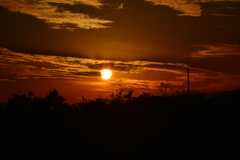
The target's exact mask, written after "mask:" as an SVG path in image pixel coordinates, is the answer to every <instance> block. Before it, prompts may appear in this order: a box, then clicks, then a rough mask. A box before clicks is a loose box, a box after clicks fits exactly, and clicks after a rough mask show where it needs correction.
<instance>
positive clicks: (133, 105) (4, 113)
mask: <svg viewBox="0 0 240 160" xmlns="http://www.w3.org/2000/svg"><path fill="white" fill-rule="evenodd" d="M176 93H177V92H174V93H173V94H164V95H161V96H155V95H152V94H149V93H142V94H141V95H139V96H137V97H133V90H131V91H129V92H128V93H127V94H123V90H120V91H117V92H116V93H111V94H110V98H96V99H94V100H88V99H85V98H82V101H80V102H79V103H76V104H73V105H69V104H68V103H66V102H65V98H64V97H63V96H60V95H59V93H58V91H57V90H56V89H51V90H49V92H48V94H47V95H46V96H45V97H43V98H39V97H37V96H34V94H33V93H32V92H29V93H28V94H21V93H19V92H18V93H13V94H12V98H11V99H9V101H8V102H7V104H0V109H1V110H0V118H1V119H0V125H1V127H2V131H3V132H2V133H1V137H4V139H3V141H2V143H1V147H2V148H3V149H2V150H1V152H3V154H2V155H4V156H11V155H19V156H18V157H17V158H20V157H25V156H27V157H29V156H30V155H31V154H32V156H33V158H34V157H35V155H36V154H40V155H42V156H43V157H44V156H46V155H48V154H49V153H50V154H51V155H52V156H55V157H64V156H66V157H67V158H69V155H72V156H77V157H84V156H91V155H93V154H94V155H96V154H98V155H99V156H106V155H110V153H109V152H111V153H113V154H115V155H119V156H120V155H122V156H123V157H124V156H126V155H128V154H132V155H135V156H137V155H139V156H144V155H146V156H147V155H154V156H158V157H159V158H163V159H179V158H185V159H186V158H193V159H195V158H199V157H200V158H206V157H209V156H210V157H213V158H219V157H221V156H223V157H224V156H225V157H226V158H229V155H231V156H238V154H237V152H235V148H234V147H233V145H234V144H235V142H238V143H239V141H240V138H239V133H240V132H239V131H238V129H237V128H238V127H237V126H238V125H239V122H240V118H239V111H240V109H239V108H240V101H239V99H240V90H237V89H236V90H232V91H223V92H217V93H214V94H208V93H202V92H195V93H192V94H190V95H188V94H186V93H183V92H182V93H180V92H178V93H177V94H176ZM183 144H185V145H187V146H183ZM208 145H210V146H212V147H215V148H216V149H213V150H210V148H209V147H208ZM224 145H226V146H224ZM231 145H232V146H231ZM218 150H219V151H220V152H218ZM30 153H31V154H30ZM199 155H200V156H199Z"/></svg>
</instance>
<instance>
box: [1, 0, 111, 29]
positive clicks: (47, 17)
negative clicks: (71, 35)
mask: <svg viewBox="0 0 240 160" xmlns="http://www.w3.org/2000/svg"><path fill="white" fill-rule="evenodd" d="M49 3H64V4H69V5H73V4H75V3H84V4H86V5H91V6H93V7H95V8H98V9H99V8H100V7H101V5H102V4H101V3H100V2H99V1H94V0H75V1H71V0H42V1H38V2H29V1H27V0H21V1H17V0H12V1H9V0H1V1H0V5H1V6H3V7H5V8H7V9H9V10H10V11H12V12H21V13H24V14H29V15H33V16H35V17H37V18H38V19H42V20H44V21H45V22H46V23H49V24H51V25H50V26H51V28H54V29H61V28H64V29H70V30H73V29H76V28H85V29H91V28H109V27H110V26H106V24H109V23H112V21H110V20H104V19H99V18H92V17H90V16H89V15H87V14H84V13H71V12H69V11H63V12H56V10H57V8H56V6H51V5H50V4H49Z"/></svg>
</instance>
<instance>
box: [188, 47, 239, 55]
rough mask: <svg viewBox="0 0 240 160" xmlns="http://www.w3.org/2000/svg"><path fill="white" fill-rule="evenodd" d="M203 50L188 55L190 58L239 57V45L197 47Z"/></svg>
mask: <svg viewBox="0 0 240 160" xmlns="http://www.w3.org/2000/svg"><path fill="white" fill-rule="evenodd" d="M198 46H199V47H203V48H205V49H203V50H198V51H197V52H194V53H192V54H191V55H190V57H195V58H203V57H224V56H229V55H236V56H240V45H235V44H220V45H198Z"/></svg>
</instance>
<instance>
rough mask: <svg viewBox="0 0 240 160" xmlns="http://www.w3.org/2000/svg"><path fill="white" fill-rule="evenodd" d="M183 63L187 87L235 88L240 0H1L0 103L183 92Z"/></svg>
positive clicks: (239, 71)
mask: <svg viewBox="0 0 240 160" xmlns="http://www.w3.org/2000/svg"><path fill="white" fill-rule="evenodd" d="M187 67H189V68H190V80H191V81H190V84H191V89H192V90H208V91H216V90H224V89H232V88H236V87H240V0H191V1H189V0H165V1H162V0H0V102H4V103H5V102H6V101H7V99H8V98H10V97H11V93H13V92H21V93H28V92H29V91H33V93H34V94H35V95H37V96H39V97H41V96H45V95H47V93H48V91H49V89H50V88H56V89H57V90H58V91H59V93H60V95H63V96H64V97H65V98H66V99H67V102H69V103H76V102H79V101H81V98H82V97H85V98H88V99H92V98H97V97H109V94H110V93H111V92H115V91H116V90H121V89H123V90H124V91H126V92H127V91H130V90H134V93H135V95H138V94H140V93H143V92H151V93H154V94H156V93H158V91H159V90H160V89H164V88H165V87H166V83H167V84H169V86H170V87H172V88H178V89H186V87H187V85H186V84H187V83H186V82H187V81H186V68H187ZM102 69H110V70H112V77H111V78H110V79H109V80H104V79H102V78H101V76H100V71H101V70H102Z"/></svg>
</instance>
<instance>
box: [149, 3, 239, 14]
mask: <svg viewBox="0 0 240 160" xmlns="http://www.w3.org/2000/svg"><path fill="white" fill-rule="evenodd" d="M146 1H148V2H152V3H153V4H154V5H164V6H169V7H171V8H173V9H175V10H177V11H179V12H180V14H179V15H180V16H194V17H199V16H201V13H202V9H201V5H200V4H201V3H207V2H240V0H192V1H189V0H164V1H162V0H146ZM228 9H232V8H229V7H228ZM218 16H220V14H218ZM222 16H226V14H223V15H222Z"/></svg>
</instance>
